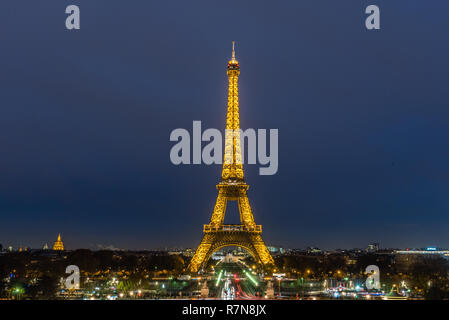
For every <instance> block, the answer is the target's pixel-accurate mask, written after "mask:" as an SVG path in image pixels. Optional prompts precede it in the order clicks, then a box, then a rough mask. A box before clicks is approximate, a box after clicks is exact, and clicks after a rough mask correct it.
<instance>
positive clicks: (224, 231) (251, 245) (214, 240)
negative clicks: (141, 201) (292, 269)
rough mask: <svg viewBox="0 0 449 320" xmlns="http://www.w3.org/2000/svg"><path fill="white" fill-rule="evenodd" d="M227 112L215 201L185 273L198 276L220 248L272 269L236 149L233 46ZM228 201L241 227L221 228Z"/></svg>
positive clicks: (236, 73)
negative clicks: (242, 253)
mask: <svg viewBox="0 0 449 320" xmlns="http://www.w3.org/2000/svg"><path fill="white" fill-rule="evenodd" d="M227 74H228V79H229V88H228V110H227V118H226V133H225V154H224V162H223V171H222V173H221V181H220V183H219V184H218V185H217V189H218V197H217V201H216V203H215V207H214V211H213V213H212V217H211V219H210V222H209V224H205V225H204V227H203V232H204V235H203V239H202V240H201V243H200V245H199V246H198V249H196V252H195V255H194V256H193V258H192V260H191V262H190V265H189V268H188V269H189V271H191V272H198V271H199V270H200V269H201V267H203V266H204V265H205V264H206V262H207V261H208V260H209V258H210V257H211V255H212V253H214V252H215V251H217V250H219V249H220V248H223V247H229V246H236V247H242V248H244V249H246V250H247V251H248V252H249V253H250V254H251V255H252V256H253V257H254V259H255V260H256V261H257V263H259V264H262V265H263V266H264V267H265V268H266V269H268V268H270V267H272V266H274V261H273V258H272V257H271V255H270V253H269V252H268V249H267V247H266V245H265V243H264V241H263V240H262V236H261V234H262V226H261V225H256V223H255V221H254V216H253V213H252V211H251V206H250V204H249V200H248V196H247V194H246V191H247V190H248V188H249V186H248V184H246V183H245V179H244V175H243V163H242V153H241V146H240V120H239V91H238V84H237V82H238V77H239V74H240V66H239V63H238V61H237V60H236V59H235V48H234V42H232V58H231V60H230V61H229V62H228V67H227ZM228 201H237V202H238V208H239V213H240V222H241V224H223V220H224V216H225V213H226V204H227V202H228Z"/></svg>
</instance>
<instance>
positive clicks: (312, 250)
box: [307, 247, 322, 253]
mask: <svg viewBox="0 0 449 320" xmlns="http://www.w3.org/2000/svg"><path fill="white" fill-rule="evenodd" d="M321 252H322V250H321V249H320V248H316V247H307V253H321Z"/></svg>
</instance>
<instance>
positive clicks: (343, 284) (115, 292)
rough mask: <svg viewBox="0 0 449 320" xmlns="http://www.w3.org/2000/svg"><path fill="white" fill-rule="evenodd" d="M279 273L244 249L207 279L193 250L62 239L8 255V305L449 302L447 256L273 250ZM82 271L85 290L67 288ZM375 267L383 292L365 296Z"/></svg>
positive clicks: (231, 252)
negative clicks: (88, 245)
mask: <svg viewBox="0 0 449 320" xmlns="http://www.w3.org/2000/svg"><path fill="white" fill-rule="evenodd" d="M268 250H269V252H270V254H271V255H272V256H273V258H274V261H275V264H276V269H274V270H272V273H264V272H263V271H262V272H261V271H260V270H259V269H258V267H257V266H256V265H255V263H256V262H255V261H254V259H253V258H252V257H251V255H250V254H248V253H247V252H246V251H245V250H242V249H241V248H239V247H235V248H232V247H229V248H226V249H222V250H219V251H216V252H215V253H214V254H213V255H212V258H211V260H210V261H209V262H208V264H207V265H206V266H205V268H204V270H203V272H201V274H191V273H189V272H187V267H188V265H189V261H190V260H191V259H192V257H193V255H194V252H195V251H194V249H192V248H185V249H181V248H171V249H168V248H165V249H159V250H142V251H129V250H125V249H123V250H107V249H99V250H89V249H76V250H64V244H63V241H62V240H61V238H58V240H56V241H55V243H54V245H53V246H50V247H49V246H48V245H47V244H45V245H44V246H43V248H41V249H31V248H26V247H19V248H13V247H6V248H4V247H2V250H1V253H0V266H1V269H0V271H1V272H2V273H1V279H2V282H0V286H1V287H0V290H1V291H0V292H1V298H2V299H83V300H122V299H124V300H130V299H131V300H135V299H194V300H197V299H223V300H234V299H239V300H263V299H281V300H318V299H333V300H343V299H356V300H375V299H379V300H407V299H408V300H423V299H445V298H447V297H448V296H447V294H448V288H449V281H448V277H447V273H448V264H447V259H448V257H449V250H445V249H440V248H434V247H427V248H404V249H387V248H382V247H380V246H379V244H378V243H372V244H369V245H367V247H366V248H358V249H336V250H333V251H325V250H320V249H319V248H315V247H310V248H305V249H289V248H282V247H278V246H268ZM68 265H76V266H79V269H80V271H81V272H80V284H79V288H73V289H67V288H66V286H65V279H66V277H67V276H68V274H66V267H67V266H68ZM370 265H376V266H378V267H379V271H378V272H380V286H379V288H373V289H367V287H366V280H367V277H368V276H369V274H370V273H369V272H366V267H367V266H370Z"/></svg>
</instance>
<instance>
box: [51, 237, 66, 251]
mask: <svg viewBox="0 0 449 320" xmlns="http://www.w3.org/2000/svg"><path fill="white" fill-rule="evenodd" d="M53 250H55V251H63V250H64V244H63V243H62V240H61V234H58V240H56V242H55V245H54V246H53Z"/></svg>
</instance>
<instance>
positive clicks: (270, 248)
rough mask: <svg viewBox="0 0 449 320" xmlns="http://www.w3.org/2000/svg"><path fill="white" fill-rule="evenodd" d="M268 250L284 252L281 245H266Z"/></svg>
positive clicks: (276, 252)
mask: <svg viewBox="0 0 449 320" xmlns="http://www.w3.org/2000/svg"><path fill="white" fill-rule="evenodd" d="M267 249H268V251H270V252H271V253H274V254H283V253H284V252H285V249H284V248H282V247H277V246H267Z"/></svg>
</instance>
